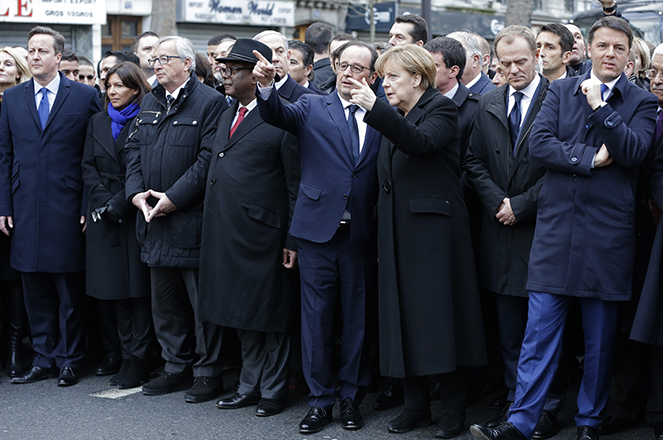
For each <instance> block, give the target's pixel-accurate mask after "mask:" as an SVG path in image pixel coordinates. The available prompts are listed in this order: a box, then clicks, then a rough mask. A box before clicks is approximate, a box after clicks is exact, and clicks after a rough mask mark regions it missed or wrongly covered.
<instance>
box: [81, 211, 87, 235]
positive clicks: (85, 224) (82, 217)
mask: <svg viewBox="0 0 663 440" xmlns="http://www.w3.org/2000/svg"><path fill="white" fill-rule="evenodd" d="M80 224H81V225H83V229H82V230H81V233H83V234H85V231H87V218H86V217H85V216H84V215H81V220H80Z"/></svg>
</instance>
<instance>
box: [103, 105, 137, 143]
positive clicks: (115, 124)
mask: <svg viewBox="0 0 663 440" xmlns="http://www.w3.org/2000/svg"><path fill="white" fill-rule="evenodd" d="M139 111H140V107H138V103H137V102H132V103H131V104H129V105H128V106H126V107H124V108H123V109H122V110H116V109H115V107H113V105H112V104H111V103H110V102H109V103H108V116H110V118H111V119H112V120H113V121H112V122H111V130H112V132H113V140H117V137H118V136H119V135H120V132H121V131H122V129H123V128H124V126H125V124H126V123H127V121H129V120H130V119H132V118H133V117H135V116H136V115H137V114H138V112H139Z"/></svg>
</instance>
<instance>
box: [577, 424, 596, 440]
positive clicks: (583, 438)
mask: <svg viewBox="0 0 663 440" xmlns="http://www.w3.org/2000/svg"><path fill="white" fill-rule="evenodd" d="M576 440H599V430H598V429H596V428H592V427H591V426H578V435H577V436H576Z"/></svg>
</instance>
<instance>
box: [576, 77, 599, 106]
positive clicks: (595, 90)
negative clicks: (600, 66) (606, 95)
mask: <svg viewBox="0 0 663 440" xmlns="http://www.w3.org/2000/svg"><path fill="white" fill-rule="evenodd" d="M601 84H602V83H601V81H599V80H598V79H594V78H589V79H586V80H584V81H583V82H582V84H580V89H581V90H582V93H584V94H585V96H586V97H587V104H589V106H590V107H591V108H592V110H596V109H597V108H598V107H600V106H601V104H603V96H601Z"/></svg>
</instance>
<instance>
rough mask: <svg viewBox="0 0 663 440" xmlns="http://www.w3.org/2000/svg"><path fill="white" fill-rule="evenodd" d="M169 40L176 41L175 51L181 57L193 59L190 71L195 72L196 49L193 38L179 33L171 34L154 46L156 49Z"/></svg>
mask: <svg viewBox="0 0 663 440" xmlns="http://www.w3.org/2000/svg"><path fill="white" fill-rule="evenodd" d="M169 41H172V42H173V43H175V51H176V52H177V55H178V56H179V57H180V58H182V59H183V60H185V59H189V60H191V68H190V69H189V72H194V71H195V70H196V50H195V49H194V48H193V43H192V42H191V40H189V39H188V38H184V37H180V36H178V35H171V36H168V37H163V38H162V39H160V40H159V41H158V42H157V44H156V46H154V48H155V49H156V48H157V47H159V46H161V45H162V44H163V43H168V42H169Z"/></svg>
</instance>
